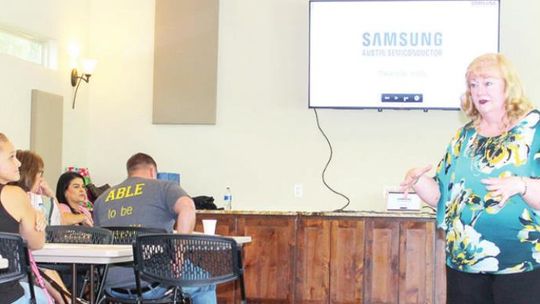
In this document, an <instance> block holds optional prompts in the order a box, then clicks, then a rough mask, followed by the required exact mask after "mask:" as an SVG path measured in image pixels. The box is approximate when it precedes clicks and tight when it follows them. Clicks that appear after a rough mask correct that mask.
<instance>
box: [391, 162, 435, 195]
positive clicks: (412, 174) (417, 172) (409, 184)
mask: <svg viewBox="0 0 540 304" xmlns="http://www.w3.org/2000/svg"><path fill="white" fill-rule="evenodd" d="M432 167H433V166H432V165H427V166H425V167H420V168H413V169H410V170H409V171H407V173H406V174H405V178H404V179H403V181H402V182H401V184H399V186H400V191H402V192H404V193H405V195H406V194H407V193H408V192H409V191H412V190H414V189H413V187H414V186H415V185H416V184H417V183H418V181H419V180H420V178H421V177H422V176H423V175H424V174H426V173H427V172H429V170H431V168H432Z"/></svg>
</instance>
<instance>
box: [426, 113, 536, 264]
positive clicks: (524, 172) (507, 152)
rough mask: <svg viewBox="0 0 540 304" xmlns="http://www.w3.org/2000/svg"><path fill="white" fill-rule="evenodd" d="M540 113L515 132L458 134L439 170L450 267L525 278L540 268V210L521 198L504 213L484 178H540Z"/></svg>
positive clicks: (441, 213)
mask: <svg viewBox="0 0 540 304" xmlns="http://www.w3.org/2000/svg"><path fill="white" fill-rule="evenodd" d="M539 122H540V112H538V111H537V110H534V111H531V112H530V113H529V114H528V115H527V116H525V117H524V118H523V119H521V120H520V121H519V122H518V123H517V124H516V125H515V126H514V127H513V128H512V129H510V130H509V131H507V132H505V133H503V134H501V135H499V136H494V137H484V136H482V135H480V134H478V132H477V131H476V129H475V128H474V127H473V125H472V124H471V123H469V124H467V125H465V126H464V127H463V128H461V129H460V130H458V132H457V134H456V135H455V136H454V138H453V139H452V141H451V142H450V144H449V145H448V149H447V151H446V154H445V156H444V158H443V159H442V160H441V162H440V163H439V166H438V167H437V173H436V176H435V180H436V181H437V182H438V184H439V187H440V192H441V197H440V200H439V202H438V207H437V223H438V225H439V227H441V228H443V229H444V230H445V231H446V264H447V265H448V266H449V267H451V268H453V269H456V270H459V271H463V272H468V273H490V274H504V273H519V272H526V271H531V270H534V269H537V268H539V267H540V210H534V209H532V208H531V207H530V206H529V205H527V203H526V202H525V201H524V200H523V198H522V197H521V196H520V195H519V194H516V195H514V196H512V197H510V198H509V199H508V201H507V202H506V203H505V204H504V206H503V207H500V206H499V201H498V197H492V196H490V193H489V192H488V191H487V190H486V187H485V185H483V184H482V183H481V180H482V179H484V178H492V177H508V176H525V177H530V178H539V177H540V131H539V130H538V129H539V128H540V124H539Z"/></svg>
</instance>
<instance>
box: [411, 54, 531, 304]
mask: <svg viewBox="0 0 540 304" xmlns="http://www.w3.org/2000/svg"><path fill="white" fill-rule="evenodd" d="M465 77H466V85H467V89H466V92H465V94H464V98H463V102H462V110H463V111H464V112H465V114H466V115H467V116H468V117H469V118H470V119H471V121H470V122H469V123H467V124H466V125H465V126H463V127H462V128H461V129H459V130H458V132H457V133H456V135H455V136H454V138H453V139H452V140H451V142H450V144H449V146H448V148H447V150H446V154H445V155H444V157H443V159H442V160H441V162H440V163H439V166H438V168H437V172H436V175H435V177H433V178H431V177H428V176H426V173H427V172H428V171H429V170H430V168H431V166H427V167H424V168H415V169H411V170H409V171H408V172H407V174H406V176H405V179H404V181H403V182H402V183H401V186H402V190H404V191H409V190H414V191H416V193H417V194H418V195H419V196H420V197H421V198H422V199H423V200H424V201H425V202H426V203H428V204H430V205H432V206H436V207H437V224H438V226H439V227H440V228H442V229H443V230H445V232H446V266H447V267H446V278H447V287H446V288H447V303H449V304H458V303H459V304H480V303H481V304H533V303H540V288H539V286H540V234H539V233H538V232H539V231H540V213H539V212H540V180H539V178H540V162H539V156H540V112H539V111H538V110H533V107H532V104H531V103H530V102H529V101H528V100H527V98H525V96H524V93H523V89H522V87H521V84H520V82H519V79H518V76H517V73H516V72H515V71H514V69H513V68H512V67H511V65H510V63H509V62H508V60H507V59H506V58H505V57H504V56H503V55H501V54H485V55H482V56H480V57H478V58H476V59H474V60H473V61H472V63H471V64H470V65H469V66H468V68H467V71H466V74H465Z"/></svg>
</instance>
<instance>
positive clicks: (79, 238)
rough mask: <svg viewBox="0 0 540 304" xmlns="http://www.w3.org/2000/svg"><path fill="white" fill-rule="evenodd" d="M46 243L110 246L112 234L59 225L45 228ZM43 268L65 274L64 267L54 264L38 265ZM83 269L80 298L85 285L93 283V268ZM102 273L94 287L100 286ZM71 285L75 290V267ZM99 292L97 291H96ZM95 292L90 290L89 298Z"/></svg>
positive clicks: (98, 230)
mask: <svg viewBox="0 0 540 304" xmlns="http://www.w3.org/2000/svg"><path fill="white" fill-rule="evenodd" d="M45 232H46V241H47V243H67V244H112V241H113V234H112V232H111V231H110V230H107V229H104V228H98V227H86V226H70V225H59V226H47V228H46V230H45ZM40 265H42V266H44V267H45V268H50V269H54V270H57V271H59V272H61V273H65V272H66V270H67V269H66V268H65V265H56V264H40ZM89 268H90V269H88V267H83V269H82V270H83V272H82V273H83V274H85V275H84V281H83V284H82V288H81V292H80V294H79V297H80V298H82V297H83V294H84V291H85V289H86V285H87V284H88V282H89V280H91V281H94V266H93V265H91V266H90V267H89ZM103 272H104V270H103V271H102V273H101V274H99V271H98V274H99V275H98V276H97V280H98V283H97V284H96V285H95V286H101V284H100V282H101V281H102V280H101V279H100V278H103ZM71 276H72V277H71V281H72V282H71V284H72V290H76V288H74V287H76V286H77V271H76V267H75V265H72V272H71ZM98 290H99V289H98ZM94 294H95V290H90V298H93V295H94ZM74 296H75V295H74V294H73V295H72V300H75V298H74Z"/></svg>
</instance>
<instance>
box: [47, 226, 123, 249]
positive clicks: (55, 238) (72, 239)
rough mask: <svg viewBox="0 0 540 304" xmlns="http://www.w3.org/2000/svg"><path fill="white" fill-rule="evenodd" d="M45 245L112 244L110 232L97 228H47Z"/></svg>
mask: <svg viewBox="0 0 540 304" xmlns="http://www.w3.org/2000/svg"><path fill="white" fill-rule="evenodd" d="M46 233H47V243H68V244H112V241H113V236H112V232H111V231H109V230H107V229H104V228H98V227H86V226H67V225H64V226H47V228H46Z"/></svg>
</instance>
